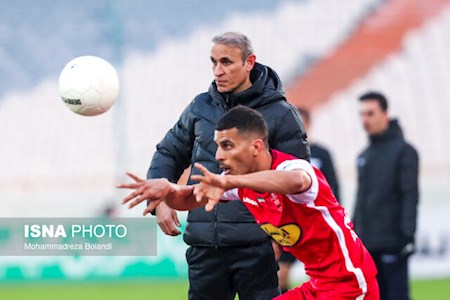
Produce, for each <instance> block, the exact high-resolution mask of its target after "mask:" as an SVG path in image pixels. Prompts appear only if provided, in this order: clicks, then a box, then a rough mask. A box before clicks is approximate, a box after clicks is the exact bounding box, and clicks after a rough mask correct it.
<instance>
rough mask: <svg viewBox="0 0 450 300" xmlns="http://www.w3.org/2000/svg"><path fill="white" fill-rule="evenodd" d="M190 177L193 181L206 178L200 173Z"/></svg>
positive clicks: (203, 180)
mask: <svg viewBox="0 0 450 300" xmlns="http://www.w3.org/2000/svg"><path fill="white" fill-rule="evenodd" d="M191 179H192V180H195V181H200V182H205V180H206V178H205V177H204V176H202V175H192V176H191Z"/></svg>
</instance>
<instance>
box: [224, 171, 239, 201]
mask: <svg viewBox="0 0 450 300" xmlns="http://www.w3.org/2000/svg"><path fill="white" fill-rule="evenodd" d="M220 176H226V175H225V172H222V173H220ZM220 200H222V201H234V200H241V199H239V194H238V189H237V188H236V189H231V190H228V191H225V192H224V193H223V194H222V197H220Z"/></svg>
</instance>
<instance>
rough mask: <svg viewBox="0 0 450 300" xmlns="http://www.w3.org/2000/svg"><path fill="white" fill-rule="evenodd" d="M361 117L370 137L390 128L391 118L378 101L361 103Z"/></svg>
mask: <svg viewBox="0 0 450 300" xmlns="http://www.w3.org/2000/svg"><path fill="white" fill-rule="evenodd" d="M359 116H360V118H361V123H362V125H363V127H364V130H365V131H366V132H367V133H368V134H369V135H377V134H381V133H383V132H384V131H385V130H386V129H387V128H388V126H389V116H388V113H387V112H386V111H383V109H382V108H381V105H380V103H378V101H377V100H373V101H372V100H366V101H362V102H360V107H359Z"/></svg>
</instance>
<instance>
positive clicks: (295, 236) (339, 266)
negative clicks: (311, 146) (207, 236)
mask: <svg viewBox="0 0 450 300" xmlns="http://www.w3.org/2000/svg"><path fill="white" fill-rule="evenodd" d="M271 153H272V170H285V171H289V170H297V169H302V170H304V171H306V172H307V173H308V174H309V175H310V176H311V179H312V184H311V187H310V188H309V189H308V190H307V191H305V192H303V193H299V194H295V195H280V194H271V193H258V192H255V191H253V190H250V189H246V188H244V189H234V190H230V191H227V192H225V193H224V195H223V197H222V198H223V200H235V199H242V201H243V203H244V204H245V206H246V207H247V208H248V210H249V211H250V212H251V213H252V215H253V216H254V217H255V219H256V221H257V223H258V224H260V226H261V228H262V229H263V230H264V231H265V232H266V233H267V234H269V235H270V236H271V237H272V238H273V239H274V240H275V241H277V242H278V243H279V244H280V245H282V246H283V249H284V250H285V251H287V252H290V253H291V254H292V255H294V256H295V257H296V258H297V259H299V260H300V261H302V262H303V263H304V264H305V271H306V273H307V275H309V276H310V277H311V282H312V284H315V285H317V286H318V288H320V287H319V286H322V287H323V288H326V287H327V286H328V284H329V283H330V284H334V283H336V282H342V281H346V282H352V283H354V286H355V288H360V289H361V291H362V292H363V293H364V292H366V289H367V284H368V283H369V282H370V281H371V280H373V279H374V278H375V275H376V272H377V271H376V267H375V264H374V262H373V260H372V258H371V257H370V255H369V253H368V251H367V250H366V248H365V247H364V245H363V244H362V243H361V240H360V239H359V238H358V236H357V235H356V233H355V232H354V231H353V224H352V223H351V221H350V218H349V217H348V215H347V214H346V212H345V210H344V208H343V207H341V206H340V205H339V203H338V202H337V200H336V198H335V197H334V195H333V193H332V192H331V189H330V186H329V185H328V183H327V181H326V179H325V177H324V176H323V174H322V172H321V171H320V170H318V169H316V168H314V167H313V166H312V165H311V164H310V163H309V162H307V161H306V160H302V159H297V158H295V157H293V156H291V155H288V154H285V153H282V152H279V151H276V150H271ZM352 285H353V284H352Z"/></svg>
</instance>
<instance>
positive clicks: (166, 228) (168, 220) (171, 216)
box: [155, 201, 181, 236]
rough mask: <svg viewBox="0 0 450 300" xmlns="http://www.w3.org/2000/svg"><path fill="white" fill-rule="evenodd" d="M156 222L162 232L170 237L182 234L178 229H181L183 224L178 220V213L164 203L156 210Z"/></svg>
mask: <svg viewBox="0 0 450 300" xmlns="http://www.w3.org/2000/svg"><path fill="white" fill-rule="evenodd" d="M155 214H156V221H157V222H158V225H159V228H161V230H162V232H164V233H165V234H167V235H170V236H177V235H179V234H180V233H181V232H180V230H178V228H180V227H181V223H180V221H179V220H178V216H177V212H176V210H175V209H172V208H170V207H169V206H168V205H167V204H166V203H165V202H164V201H162V202H161V203H159V205H158V206H157V207H156V209H155ZM177 227H178V228H177Z"/></svg>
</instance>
